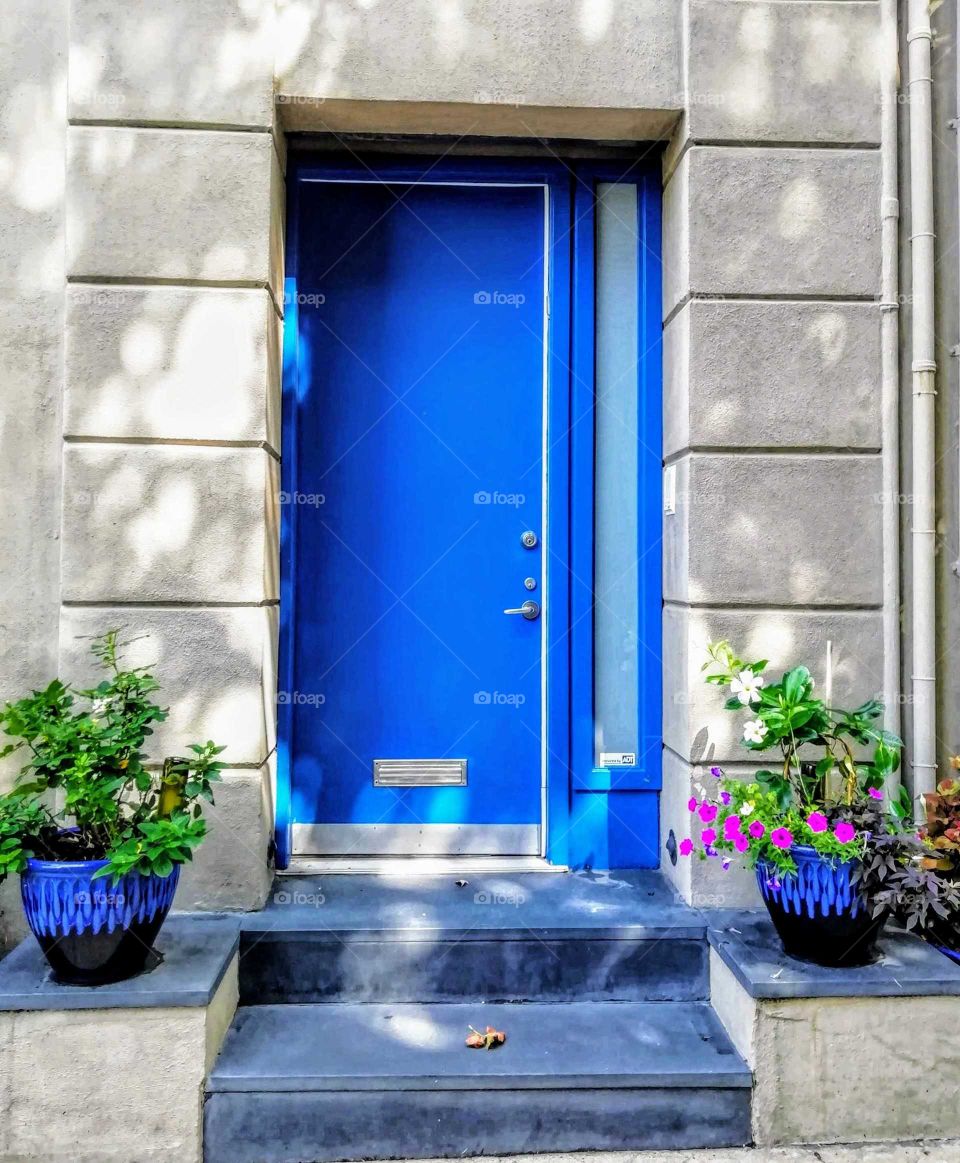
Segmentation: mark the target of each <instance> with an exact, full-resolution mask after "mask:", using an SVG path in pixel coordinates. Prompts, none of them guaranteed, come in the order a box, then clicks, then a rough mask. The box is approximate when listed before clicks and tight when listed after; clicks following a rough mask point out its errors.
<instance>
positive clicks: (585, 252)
mask: <svg viewBox="0 0 960 1163" xmlns="http://www.w3.org/2000/svg"><path fill="white" fill-rule="evenodd" d="M337 180H342V181H345V182H356V181H368V182H391V183H393V182H417V181H424V180H428V181H430V182H439V183H444V184H446V183H450V184H457V185H459V184H464V183H474V182H475V183H477V184H480V185H483V184H486V185H490V184H501V183H502V184H518V185H542V186H544V187H545V189H546V191H547V193H548V203H547V222H546V225H547V232H546V233H547V234H548V245H547V248H546V249H547V254H546V260H547V270H548V279H547V284H548V285H547V302H548V311H547V317H546V360H545V373H546V374H545V393H546V399H545V409H544V428H545V451H546V472H545V478H544V515H545V519H546V528H545V530H543V531H542V532H544V533H546V534H547V536H546V537H544V545H545V555H544V559H543V562H542V567H543V578H544V590H543V592H544V599H543V605H544V610H545V618H544V629H543V636H544V642H543V647H542V658H543V665H542V674H541V683H542V696H543V697H542V704H541V723H542V739H541V749H542V764H541V805H542V809H541V821H540V829H541V852H542V854H543V855H544V856H545V857H546V859H547V860H548V861H549V862H550V863H551V864H554V865H561V866H563V865H567V864H568V863H570V858H571V856H572V857H573V861H574V863H578V862H579V856H578V854H579V852H581V851H586V850H588V849H589V850H591V851H596V850H598V849H597V845H596V844H594V838H593V837H592V836H586V837H583V836H579V835H578V833H579V832H581V831H582V830H583V825H582V824H581V823H578V822H577V813H576V802H577V797H578V795H579V796H583V795H597V794H598V793H599V794H601V795H602V794H603V793H607V794H608V795H610V794H611V793H614V792H619V791H625V792H630V791H635V790H640V789H642V790H644V791H649V792H653V794H656V792H655V789H657V788H659V787H660V750H659V746H658V744H659V740H660V735H661V724H660V687H661V675H660V670H659V667H655V666H654V664H653V661H652V652H648V654H647V656H646V657H647V662H646V665H645V666H644V667H643V668H642V669H641V674H640V679H641V682H642V683H644V684H645V685H646V684H648V689H649V690H650V691H651V692H652V691H655V692H656V696H655V698H654V697H652V696H651V698H649V699H647V700H642V708H641V710H639V711H638V714H639V715H640V719H641V723H640V739H641V741H642V743H643V744H644V754H645V755H646V757H647V760H646V762H642V763H640V762H638V765H637V767H636V768H630V769H625V768H624V769H616V770H613V769H609V770H608V769H598V768H596V767H595V766H594V763H593V755H592V746H591V747H590V749H589V751H588V748H587V743H586V741H587V739H589V740H591V743H592V722H593V619H592V592H591V590H590V587H592V580H593V551H594V538H593V508H594V497H593V473H594V396H595V378H594V336H593V331H594V325H595V310H594V278H593V275H594V267H595V230H594V217H593V185H594V183H596V182H601V181H602V182H607V181H613V182H616V181H624V182H631V183H634V184H636V185H637V186H638V212H639V218H638V230H639V232H640V244H641V245H640V263H639V268H640V269H639V272H638V273H639V278H640V299H639V303H640V319H639V320H638V333H639V341H640V350H641V352H642V353H643V355H642V358H641V360H640V367H639V369H638V374H639V376H640V389H641V415H638V424H642V425H644V426H645V427H644V429H643V431H645V432H649V434H650V438H651V441H652V444H653V446H655V448H656V449H657V450H659V449H660V447H661V424H662V421H661V416H660V407H661V347H660V333H661V299H660V246H661V243H660V236H661V227H660V203H661V186H660V164H659V157H658V156H657V155H653V156H648V157H645V158H644V159H642V160H635V161H633V162H630V163H626V162H624V163H619V162H593V161H579V160H578V161H576V162H571V163H570V164H568V163H567V162H566V161H564V160H562V159H560V158H559V157H556V156H554V157H550V158H540V159H514V158H504V157H490V158H459V157H455V158H451V157H443V158H441V159H439V160H437V159H435V158H430V157H427V156H420V155H404V156H386V155H382V154H369V155H367V156H366V157H364V156H362V155H360V154H357V153H350V155H349V156H341V155H331V154H326V153H318V152H316V151H309V150H307V149H304V150H303V151H302V152H301V151H296V152H294V151H292V152H291V154H290V157H289V164H288V169H287V191H288V197H287V218H286V244H285V246H286V256H285V262H286V265H285V276H284V303H283V348H282V413H281V416H282V456H281V486H280V487H281V490H282V492H283V493H284V494H286V495H287V496H291V495H294V494H296V492H297V491H298V481H299V464H298V455H297V449H298V442H297V418H298V408H297V404H298V400H299V398H300V392H301V371H302V367H303V353H302V352H301V349H300V332H299V319H298V302H299V298H298V297H299V294H300V293H301V291H302V293H304V294H307V293H309V288H300V287H299V284H298V271H297V247H298V214H299V204H300V197H299V194H300V191H301V189H302V187H303V185H304V183H307V182H310V181H337ZM647 426H649V427H647ZM658 456H659V452H658ZM656 467H657V479H656V481H654V480H653V479H652V470H653V465H652V464H649V465H648V466H647V470H646V471H645V472H644V473H641V482H640V487H641V492H642V493H643V504H642V506H641V520H640V528H641V533H642V534H643V535H644V536H648V537H651V538H653V539H654V541H652V542H651V544H654V542H655V546H654V548H653V550H652V551H651V552H650V553H648V554H647V559H646V561H645V567H644V569H643V570H642V571H641V593H640V599H641V605H640V611H641V620H642V622H643V626H642V630H643V633H644V635H645V637H646V639H647V641H648V642H654V641H655V642H656V643H657V650H656V654H657V655H659V639H660V617H661V602H660V594H661V592H662V583H661V577H660V569H661V564H660V538H661V533H660V496H661V485H660V479H659V471H660V469H659V460H658V462H657V466H656ZM297 518H298V506H297V505H295V504H286V505H284V504H281V505H280V642H279V665H278V676H277V678H278V683H277V685H278V692H288V695H287V698H286V699H284V698H282V697H281V695H280V694H279V693H278V696H277V758H276V803H275V847H276V859H277V866H278V868H281V869H282V868H286V867H287V866H288V864H289V862H290V859H291V856H292V820H291V816H292V810H291V809H292V780H293V772H292V760H293V755H294V751H295V739H294V714H293V710H294V706H293V702H292V699H291V697H290V693H291V692H293V691H294V690H295V676H296V669H297V640H296V633H295V626H296V616H297V611H296V585H295V578H294V563H295V561H296V546H297ZM551 565H552V568H551ZM584 579H589V583H586V584H585V582H584ZM571 582H572V584H571ZM587 723H589V727H590V729H589V731H587V730H586V724H587ZM654 752H655V758H654ZM591 818H592V819H593V820H594V821H596V818H597V817H596V813H593V814H592V816H591ZM593 826H595V823H594V825H593ZM641 863H642V864H643V865H644V866H655V864H656V860H655V859H654V860H653V861H652V862H651V861H648V860H643V861H642V862H641Z"/></svg>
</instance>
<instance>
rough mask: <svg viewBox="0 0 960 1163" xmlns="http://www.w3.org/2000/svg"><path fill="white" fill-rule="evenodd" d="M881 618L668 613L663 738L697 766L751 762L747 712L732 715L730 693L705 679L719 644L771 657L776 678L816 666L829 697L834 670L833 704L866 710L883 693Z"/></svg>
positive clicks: (799, 612)
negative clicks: (712, 645)
mask: <svg viewBox="0 0 960 1163" xmlns="http://www.w3.org/2000/svg"><path fill="white" fill-rule="evenodd" d="M881 630H882V626H881V617H880V614H879V613H871V612H869V611H863V612H846V611H844V612H842V613H841V612H837V613H831V612H829V611H819V612H816V613H813V612H809V611H803V610H776V609H769V610H749V611H748V610H724V609H688V608H686V607H679V606H671V605H667V606H666V607H665V609H664V611H663V668H664V677H663V737H664V742H665V743H666V745H667V746H668V747H669V748H671V749H672V750H673V751H674V752H676V753H677V755H680V756H683V757H684V758H685V759H687V760H689V761H690V762H693V763H706V764H711V763H721V764H722V763H728V762H736V761H739V762H741V763H748V762H751V757H750V755H749V754H748V753H747V752H746V751H745V750H744V748H743V747H742V745H741V732H742V728H743V722H744V720H745V719H746V718H747V715H746V714H742V715H741V714H735V713H732V712H730V711H727V710H724V707H723V698H724V695H723V692H722V691H720V690H718V688H717V687H715V686H708V685H707V684H706V683H705V682H704V681H703V677H704V676H703V671H702V670H701V667H702V666H703V664H704V662H706V661H707V653H706V647H707V643H709V642H711V641H718V640H721V639H727V640H728V641H730V642H731V643H732V644H733V646H734V648H735V649H736V650H737V651H738V652H739V653H740V655H741V657H744V658H747V659H758V658H767V659H769V660H770V666H769V667H768V668H767V674H768V675H769V676H771V680H772V681H776V679H778V678H779V677H780V675H781V674H782V673H783V671H784V670H786V669H788V668H789V667H791V666H797V665H800V664H801V663H802V664H804V665H806V666H808V667H809V668H810V670H811V672H812V674H813V676H814V679H815V681H816V683H817V688H816V689H817V692H818V693H819V694H820V695H823V693H824V689H825V680H826V674H827V668H828V662H827V643H828V642H829V643H830V661H829V667H830V672H831V675H832V701H833V702H834V703H835V704H837V705H839V706H859V704H860V703H862V702H864V700H865V699H868V698H872V697H874V696H875V695H881V696H882V695H883V694H884V692H883V690H882V687H883V636H882V633H881Z"/></svg>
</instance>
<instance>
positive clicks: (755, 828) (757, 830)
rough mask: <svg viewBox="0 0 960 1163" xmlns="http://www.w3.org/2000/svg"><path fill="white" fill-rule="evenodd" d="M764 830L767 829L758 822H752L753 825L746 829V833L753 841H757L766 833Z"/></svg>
mask: <svg viewBox="0 0 960 1163" xmlns="http://www.w3.org/2000/svg"><path fill="white" fill-rule="evenodd" d="M766 830H767V829H766V828H765V827H764V825H763V824H761V823H760V821H759V820H754V821H753V823H752V824H751V825H750V827H749V828H748V829H747V831H748V832H749V833H750V835H751V836H752V837H753V838H754V840H759V839H760V837H761V836H762V835H763V834H764V832H766Z"/></svg>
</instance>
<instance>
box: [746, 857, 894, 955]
mask: <svg viewBox="0 0 960 1163" xmlns="http://www.w3.org/2000/svg"><path fill="white" fill-rule="evenodd" d="M790 854H791V856H792V857H793V859H794V861H795V862H796V865H797V871H796V874H795V875H790V876H784V875H782V874H781V873H779V872H778V871H777V869H776V868H775V867H774V866H773V865H770V864H765V863H764V862H763V861H760V862H759V863H758V864H757V884H758V886H759V888H760V895H761V896H762V897H763V901H764V904H765V905H766V906H767V911H768V912H769V913H770V919H771V920H772V921H773V924H774V926H775V928H776V930H777V933H778V934H779V936H780V940H781V941H782V942H783V947H784V949H785V950H786V951H787V953H789V954H790V956H791V957H797V958H799V959H800V960H802V961H813V962H815V963H816V964H818V965H831V966H837V967H844V966H852V965H868V964H869V963H870V962H871V961H874V960H876V957H877V938H878V937H879V936H880V931H881V930H882V928H883V926H884V924H885V923H886V917H885V916H882V915H881V916H879V917H873V916H872V915H871V911H870V907H869V905H868V903H867V901H866V900H865V898H864V896H863V894H862V893H861V892H860V890H859V888H858V887H857V886H856V885H854V884H853V883H852V881H851V877H852V875H853V872H854V870H855V869H856V868H857V865H858V863H859V862H858V861H856V860H847V861H840V860H831V859H829V858H827V857H824V856H821V855H820V854H819V853H818V852H816V851H814V849H813V848H807V847H805V846H803V845H797V846H796V847H794V848H792V849H791V850H790Z"/></svg>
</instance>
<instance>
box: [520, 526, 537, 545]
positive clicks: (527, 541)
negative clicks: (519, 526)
mask: <svg viewBox="0 0 960 1163" xmlns="http://www.w3.org/2000/svg"><path fill="white" fill-rule="evenodd" d="M520 544H521V545H522V546H523V548H524V549H534V548H535V547H536V544H537V535H536V533H534V531H533V530H532V529H528V530H527V531H526V532H525V533H521V534H520Z"/></svg>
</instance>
